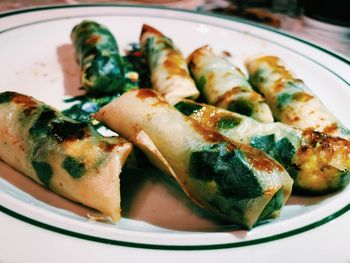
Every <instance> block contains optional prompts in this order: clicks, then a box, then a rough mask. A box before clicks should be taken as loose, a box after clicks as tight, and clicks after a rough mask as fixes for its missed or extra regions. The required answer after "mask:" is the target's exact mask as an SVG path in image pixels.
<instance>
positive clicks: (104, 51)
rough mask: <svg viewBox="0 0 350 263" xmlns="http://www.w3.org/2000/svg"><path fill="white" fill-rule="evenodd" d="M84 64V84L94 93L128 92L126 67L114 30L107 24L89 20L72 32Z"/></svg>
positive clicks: (73, 40)
mask: <svg viewBox="0 0 350 263" xmlns="http://www.w3.org/2000/svg"><path fill="white" fill-rule="evenodd" d="M71 39H72V42H73V44H74V46H75V49H76V57H77V60H78V63H79V64H80V67H81V83H82V85H83V87H84V88H85V89H86V90H87V91H88V92H90V93H111V92H119V93H122V92H124V91H125V90H124V88H125V87H127V86H126V85H125V83H126V80H125V76H124V74H125V72H124V71H125V70H124V64H123V60H122V57H121V56H120V54H119V49H118V45H117V42H116V40H115V38H114V37H113V35H112V33H111V32H110V31H109V30H108V29H107V28H106V27H105V26H103V25H100V24H98V23H96V22H94V21H89V20H85V21H83V22H81V23H80V24H78V25H76V26H75V27H74V28H73V30H72V33H71Z"/></svg>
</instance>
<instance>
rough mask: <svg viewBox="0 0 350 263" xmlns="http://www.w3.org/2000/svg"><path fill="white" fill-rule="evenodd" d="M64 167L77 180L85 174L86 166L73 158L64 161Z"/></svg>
mask: <svg viewBox="0 0 350 263" xmlns="http://www.w3.org/2000/svg"><path fill="white" fill-rule="evenodd" d="M62 167H63V168H64V169H65V170H66V171H67V172H68V173H69V175H70V176H72V177H73V178H75V179H78V178H80V177H82V176H83V175H84V173H85V164H84V163H82V162H79V161H78V160H77V159H75V158H73V157H71V156H67V157H66V158H65V159H64V161H63V164H62Z"/></svg>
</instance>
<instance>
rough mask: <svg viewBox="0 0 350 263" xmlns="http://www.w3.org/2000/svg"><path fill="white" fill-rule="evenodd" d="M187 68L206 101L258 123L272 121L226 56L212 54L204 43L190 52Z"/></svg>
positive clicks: (262, 104)
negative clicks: (248, 117)
mask: <svg viewBox="0 0 350 263" xmlns="http://www.w3.org/2000/svg"><path fill="white" fill-rule="evenodd" d="M188 67H189V69H190V72H191V74H192V76H193V78H194V79H195V81H196V84H197V87H198V89H199V91H200V93H201V94H202V96H203V97H204V98H205V99H206V101H207V102H208V103H209V104H211V105H215V106H217V107H220V108H223V109H227V110H230V111H233V112H237V113H240V114H243V115H246V116H250V117H252V118H254V119H256V120H258V121H261V122H273V117H272V113H271V110H270V108H269V106H268V105H267V103H266V101H265V99H264V98H263V97H262V96H261V95H260V94H259V93H257V92H255V91H254V90H253V88H252V86H251V85H250V84H249V82H248V80H247V78H246V77H245V75H244V74H243V73H242V71H241V70H240V69H239V68H237V67H235V66H234V65H233V64H231V63H230V62H229V61H228V60H227V59H225V58H222V57H219V56H217V55H215V54H214V52H213V50H212V49H211V48H210V47H208V46H204V47H201V48H199V49H197V50H195V51H194V52H192V54H191V55H190V56H189V58H188Z"/></svg>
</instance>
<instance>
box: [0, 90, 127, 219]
mask: <svg viewBox="0 0 350 263" xmlns="http://www.w3.org/2000/svg"><path fill="white" fill-rule="evenodd" d="M0 123H1V127H0V159H2V160H3V161H4V162H5V163H7V164H8V165H10V166H12V167H13V168H15V169H17V170H18V171H20V172H22V173H23V174H25V175H27V176H29V177H31V178H32V179H34V180H35V181H36V182H38V183H40V184H42V185H44V186H46V187H48V188H50V189H51V190H53V191H54V192H56V193H58V194H60V195H62V196H64V197H67V198H69V199H71V200H73V201H76V202H79V203H82V204H84V205H86V206H89V207H91V208H94V209H96V210H99V211H100V212H102V213H103V214H104V216H105V217H110V218H111V219H112V220H113V221H117V220H119V218H120V192H119V174H120V172H121V169H122V166H123V163H124V161H125V159H126V158H127V156H128V154H129V152H130V150H131V148H132V146H131V143H129V142H127V141H126V140H125V139H122V138H120V137H110V138H105V137H103V136H101V135H99V134H98V133H97V132H96V131H94V130H93V129H92V128H91V127H90V126H88V125H87V124H85V123H79V122H76V121H74V120H72V119H70V118H67V117H65V116H64V115H62V114H61V113H60V112H58V111H56V110H55V109H53V108H51V107H50V106H48V105H46V104H44V103H42V102H40V101H37V100H35V99H34V98H32V97H29V96H26V95H22V94H18V93H15V92H3V93H0Z"/></svg>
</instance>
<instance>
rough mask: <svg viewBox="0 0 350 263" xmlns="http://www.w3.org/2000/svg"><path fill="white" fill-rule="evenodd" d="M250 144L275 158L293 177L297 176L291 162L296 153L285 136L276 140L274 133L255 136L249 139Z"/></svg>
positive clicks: (296, 168) (295, 168)
mask: <svg viewBox="0 0 350 263" xmlns="http://www.w3.org/2000/svg"><path fill="white" fill-rule="evenodd" d="M250 145H251V146H252V147H254V148H257V149H259V150H262V151H264V152H265V153H267V154H268V155H269V156H271V157H272V158H274V159H276V161H278V162H279V163H281V164H282V166H283V167H284V168H285V169H286V170H287V171H288V173H289V174H290V176H292V178H293V179H295V178H296V177H297V174H298V167H297V166H296V165H295V164H294V163H293V158H294V156H295V153H296V152H295V148H294V146H293V144H292V143H291V142H290V141H289V140H288V139H287V138H283V139H281V140H279V141H277V142H276V141H275V135H274V134H269V135H266V136H257V137H253V138H252V139H251V140H250Z"/></svg>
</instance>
